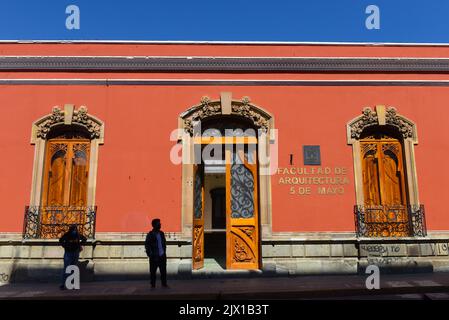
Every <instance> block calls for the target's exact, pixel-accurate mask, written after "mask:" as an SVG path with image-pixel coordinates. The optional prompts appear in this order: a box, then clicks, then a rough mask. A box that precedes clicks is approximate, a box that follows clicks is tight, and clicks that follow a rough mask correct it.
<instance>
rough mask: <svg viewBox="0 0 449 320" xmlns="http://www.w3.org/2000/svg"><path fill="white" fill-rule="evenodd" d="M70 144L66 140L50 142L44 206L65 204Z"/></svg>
mask: <svg viewBox="0 0 449 320" xmlns="http://www.w3.org/2000/svg"><path fill="white" fill-rule="evenodd" d="M68 152H69V145H68V143H65V142H49V143H48V146H47V158H46V162H45V166H46V168H45V170H44V190H43V197H42V205H43V206H63V205H64V204H65V199H66V194H67V191H68V190H67V177H68V175H69V171H70V168H69V166H68V165H67V159H68V158H69V155H68Z"/></svg>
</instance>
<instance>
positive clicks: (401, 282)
mask: <svg viewBox="0 0 449 320" xmlns="http://www.w3.org/2000/svg"><path fill="white" fill-rule="evenodd" d="M365 281H366V277H365V276H362V275H340V276H301V277H273V278H248V279H242V278H239V279H193V280H171V281H169V285H170V288H168V289H165V288H161V287H160V283H159V282H158V284H157V285H158V287H157V288H156V289H151V288H150V285H149V282H147V281H108V282H106V281H105V282H101V281H97V282H85V283H81V289H80V290H64V291H62V290H60V289H59V288H58V284H57V283H13V284H6V285H2V286H0V299H89V300H91V299H150V300H160V299H162V300H175V299H189V300H197V299H201V300H204V299H206V300H227V299H329V298H335V299H345V297H346V298H350V297H352V298H356V299H358V298H361V299H371V298H378V297H387V298H388V297H389V296H391V297H398V295H399V296H404V298H406V297H407V295H409V297H410V298H419V297H421V298H426V297H427V298H432V297H434V298H436V299H448V300H449V273H433V274H400V275H397V274H381V278H380V289H379V290H368V289H366V285H365ZM427 294H431V295H430V296H428V295H427ZM432 294H433V296H432ZM423 295H426V296H423Z"/></svg>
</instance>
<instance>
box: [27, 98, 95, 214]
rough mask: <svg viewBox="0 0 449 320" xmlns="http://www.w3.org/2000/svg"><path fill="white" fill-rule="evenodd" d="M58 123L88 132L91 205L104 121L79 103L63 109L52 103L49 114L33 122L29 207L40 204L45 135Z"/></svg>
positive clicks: (93, 201) (58, 124)
mask: <svg viewBox="0 0 449 320" xmlns="http://www.w3.org/2000/svg"><path fill="white" fill-rule="evenodd" d="M60 126H80V127H83V128H84V129H85V130H86V131H87V132H88V133H89V135H90V150H91V151H90V152H91V153H90V160H89V177H88V191H87V206H95V191H96V182H97V169H98V148H99V145H101V144H103V143H104V123H103V121H101V120H99V119H98V118H96V117H94V116H92V115H91V114H89V113H88V112H87V108H86V107H85V106H80V107H79V108H78V109H77V110H75V106H74V105H73V104H65V105H64V109H63V110H62V109H61V108H60V107H59V106H55V107H53V110H52V112H51V113H50V114H47V115H45V116H44V117H42V118H40V119H38V120H36V121H35V122H34V123H33V126H32V130H31V144H32V145H34V146H35V147H34V163H33V176H32V182H31V195H30V206H40V205H41V197H42V187H43V186H42V183H43V174H44V161H45V150H46V144H47V135H48V133H49V132H50V131H51V130H52V129H53V128H56V127H60Z"/></svg>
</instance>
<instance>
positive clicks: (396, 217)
mask: <svg viewBox="0 0 449 320" xmlns="http://www.w3.org/2000/svg"><path fill="white" fill-rule="evenodd" d="M348 143H349V144H352V146H353V156H354V177H355V186H356V199H357V203H356V205H355V218H356V228H357V234H358V235H359V236H364V237H408V236H425V234H426V230H425V223H424V207H423V206H422V205H421V204H420V203H419V200H418V187H417V177H416V169H415V164H414V162H415V160H414V150H413V148H414V144H416V143H417V136H416V126H415V125H414V124H413V122H411V121H410V120H408V119H406V118H405V117H403V116H401V115H399V114H397V112H396V110H395V109H394V108H387V109H385V107H384V106H377V107H376V109H375V111H372V110H371V109H370V108H365V109H364V110H363V114H362V116H359V117H357V118H355V119H353V120H352V121H351V122H349V123H348Z"/></svg>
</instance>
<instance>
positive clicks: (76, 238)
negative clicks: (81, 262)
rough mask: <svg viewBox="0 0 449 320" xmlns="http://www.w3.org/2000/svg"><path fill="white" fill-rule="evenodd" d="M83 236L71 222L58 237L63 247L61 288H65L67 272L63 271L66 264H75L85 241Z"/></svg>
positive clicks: (65, 268)
mask: <svg viewBox="0 0 449 320" xmlns="http://www.w3.org/2000/svg"><path fill="white" fill-rule="evenodd" d="M86 241H87V239H86V237H85V236H83V235H82V234H80V233H79V232H78V228H77V226H76V224H72V225H71V226H70V227H69V230H68V231H67V232H66V233H65V234H64V235H63V236H62V237H61V238H60V239H59V243H60V244H61V246H62V247H63V248H64V270H62V284H61V286H60V288H61V289H65V281H66V279H67V276H68V275H67V274H66V273H65V271H66V270H67V267H68V266H71V265H77V264H78V259H79V256H80V252H81V250H82V247H81V246H82V245H84V244H85V243H86Z"/></svg>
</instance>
